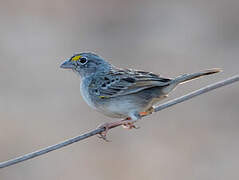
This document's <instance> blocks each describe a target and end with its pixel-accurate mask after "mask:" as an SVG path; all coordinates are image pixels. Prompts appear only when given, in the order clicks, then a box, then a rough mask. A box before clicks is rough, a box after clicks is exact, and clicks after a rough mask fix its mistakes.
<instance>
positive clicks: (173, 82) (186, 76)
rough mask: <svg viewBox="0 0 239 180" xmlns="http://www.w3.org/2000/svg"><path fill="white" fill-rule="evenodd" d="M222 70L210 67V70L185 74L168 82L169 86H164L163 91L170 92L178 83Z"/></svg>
mask: <svg viewBox="0 0 239 180" xmlns="http://www.w3.org/2000/svg"><path fill="white" fill-rule="evenodd" d="M220 71H221V69H218V68H215V69H209V70H205V71H201V72H198V73H192V74H184V75H181V76H178V77H176V78H175V79H173V80H171V81H169V82H168V86H166V87H164V88H163V93H164V94H168V93H169V92H170V91H172V90H173V89H174V88H175V87H176V86H177V85H178V84H182V83H185V82H188V81H191V80H193V79H196V78H199V77H201V76H206V75H211V74H214V73H218V72H220Z"/></svg>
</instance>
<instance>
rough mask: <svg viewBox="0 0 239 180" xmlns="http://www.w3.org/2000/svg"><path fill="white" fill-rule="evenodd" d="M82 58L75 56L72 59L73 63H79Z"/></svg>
mask: <svg viewBox="0 0 239 180" xmlns="http://www.w3.org/2000/svg"><path fill="white" fill-rule="evenodd" d="M81 57H82V56H80V55H78V56H74V57H73V58H71V60H72V61H78V60H79V59H80V58H81Z"/></svg>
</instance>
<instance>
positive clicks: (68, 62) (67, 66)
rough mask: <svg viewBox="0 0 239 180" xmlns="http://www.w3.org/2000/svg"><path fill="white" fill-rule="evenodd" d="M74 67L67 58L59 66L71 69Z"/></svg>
mask: <svg viewBox="0 0 239 180" xmlns="http://www.w3.org/2000/svg"><path fill="white" fill-rule="evenodd" d="M74 67H75V65H74V64H73V63H72V62H71V61H69V60H66V61H65V62H63V63H62V64H61V66H60V68H63V69H73V68H74Z"/></svg>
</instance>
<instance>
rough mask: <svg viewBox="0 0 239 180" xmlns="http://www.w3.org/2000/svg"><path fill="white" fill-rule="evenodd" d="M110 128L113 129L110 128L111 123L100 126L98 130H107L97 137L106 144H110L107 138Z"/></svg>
mask: <svg viewBox="0 0 239 180" xmlns="http://www.w3.org/2000/svg"><path fill="white" fill-rule="evenodd" d="M110 127H111V126H110V123H105V124H102V125H100V126H98V128H104V129H105V130H104V131H103V132H101V133H99V134H98V136H97V137H98V138H101V139H103V140H104V141H106V142H110V141H109V140H108V139H107V138H106V135H107V133H108V131H109V128H110Z"/></svg>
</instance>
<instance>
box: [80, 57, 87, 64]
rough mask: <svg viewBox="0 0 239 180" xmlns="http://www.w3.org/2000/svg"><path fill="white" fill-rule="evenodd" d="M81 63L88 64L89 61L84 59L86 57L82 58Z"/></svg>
mask: <svg viewBox="0 0 239 180" xmlns="http://www.w3.org/2000/svg"><path fill="white" fill-rule="evenodd" d="M79 61H80V63H81V64H86V63H87V59H86V58H84V57H82V58H80V60H79Z"/></svg>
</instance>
